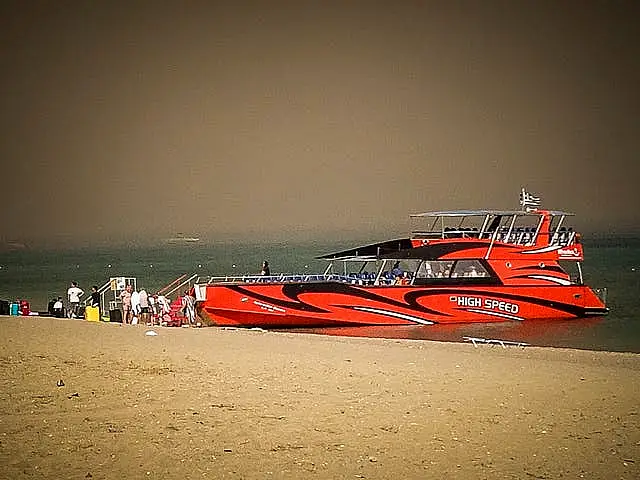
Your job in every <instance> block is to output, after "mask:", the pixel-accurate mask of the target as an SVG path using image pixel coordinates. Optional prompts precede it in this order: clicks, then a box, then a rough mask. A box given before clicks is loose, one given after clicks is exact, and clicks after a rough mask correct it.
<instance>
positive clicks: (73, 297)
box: [67, 282, 84, 318]
mask: <svg viewBox="0 0 640 480" xmlns="http://www.w3.org/2000/svg"><path fill="white" fill-rule="evenodd" d="M82 295H84V291H83V290H82V289H81V288H80V287H78V282H71V287H69V290H67V297H69V317H70V318H78V310H79V309H80V297H81V296H82Z"/></svg>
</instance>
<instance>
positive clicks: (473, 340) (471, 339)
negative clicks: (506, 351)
mask: <svg viewBox="0 0 640 480" xmlns="http://www.w3.org/2000/svg"><path fill="white" fill-rule="evenodd" d="M462 339H463V340H464V341H465V342H471V343H473V346H474V347H476V348H477V347H478V344H479V343H486V344H489V345H501V346H502V348H507V345H512V346H516V347H522V348H524V347H526V346H527V345H529V344H528V343H525V342H512V341H510V340H501V339H499V338H479V337H462Z"/></svg>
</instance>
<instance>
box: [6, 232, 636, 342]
mask: <svg viewBox="0 0 640 480" xmlns="http://www.w3.org/2000/svg"><path fill="white" fill-rule="evenodd" d="M583 243H584V247H585V256H586V260H585V263H584V277H585V281H586V283H587V284H588V285H590V286H592V287H606V288H607V305H608V307H609V308H610V309H611V311H610V313H609V315H607V316H604V317H598V318H592V319H578V320H571V321H524V322H503V323H493V324H465V325H453V326H452V325H420V326H398V327H395V326H394V327H354V328H336V329H314V330H305V331H306V332H309V331H311V332H313V333H320V334H328V335H345V336H368V337H383V338H408V339H415V340H425V339H429V340H443V341H462V340H463V338H464V337H465V336H466V337H481V338H489V339H502V340H509V341H520V342H526V343H529V344H532V345H541V346H556V347H571V348H583V349H593V350H610V351H620V352H636V353H640V238H636V237H609V238H591V239H588V238H587V239H584V240H583ZM352 246H353V243H349V242H348V241H343V242H333V243H331V242H322V241H313V242H301V243H289V242H279V243H277V242H270V243H248V242H245V243H241V242H223V243H210V244H207V243H185V244H160V245H155V246H126V247H125V246H120V247H108V248H107V247H101V248H77V249H68V250H37V251H35V250H31V249H22V250H16V251H11V252H4V253H0V299H2V300H7V301H15V300H16V299H26V300H28V301H29V302H30V304H31V310H32V311H46V309H47V303H48V302H49V301H50V300H51V299H53V298H55V297H57V296H62V297H63V299H66V291H67V288H68V287H69V285H70V283H71V282H72V281H77V282H78V283H79V284H80V286H81V288H83V289H84V291H85V292H86V295H88V294H89V291H90V287H91V285H97V286H101V285H103V284H104V283H106V282H107V281H108V280H109V278H112V277H120V276H126V277H135V278H136V279H137V284H138V289H140V288H145V289H146V290H147V291H148V292H155V291H158V290H159V289H161V288H162V287H164V286H166V285H168V284H169V283H171V282H172V281H173V280H174V279H176V278H177V277H179V276H180V275H183V274H188V275H191V274H194V273H196V274H199V275H202V276H206V275H242V274H259V272H260V268H261V265H262V262H263V260H268V261H269V264H270V266H271V272H272V273H322V272H323V270H324V268H325V267H326V263H325V262H324V261H321V260H317V259H316V258H315V257H316V256H318V255H322V254H326V253H330V252H333V251H339V250H341V249H346V248H351V247H352ZM491 348H495V347H491ZM498 348H500V347H498Z"/></svg>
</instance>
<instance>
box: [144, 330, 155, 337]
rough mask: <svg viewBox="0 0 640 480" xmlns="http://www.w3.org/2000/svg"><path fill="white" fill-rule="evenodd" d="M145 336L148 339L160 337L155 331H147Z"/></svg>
mask: <svg viewBox="0 0 640 480" xmlns="http://www.w3.org/2000/svg"><path fill="white" fill-rule="evenodd" d="M144 334H145V335H146V336H147V337H157V336H158V332H155V331H153V330H147V331H146V332H144Z"/></svg>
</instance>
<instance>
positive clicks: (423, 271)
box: [416, 260, 453, 278]
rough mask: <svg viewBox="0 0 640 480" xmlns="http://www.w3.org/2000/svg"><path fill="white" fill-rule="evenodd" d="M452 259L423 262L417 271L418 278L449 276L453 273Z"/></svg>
mask: <svg viewBox="0 0 640 480" xmlns="http://www.w3.org/2000/svg"><path fill="white" fill-rule="evenodd" d="M451 267H453V261H452V260H444V261H443V260H432V261H425V262H422V264H421V265H420V268H419V269H418V271H417V272H416V277H417V278H449V276H450V275H451Z"/></svg>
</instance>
